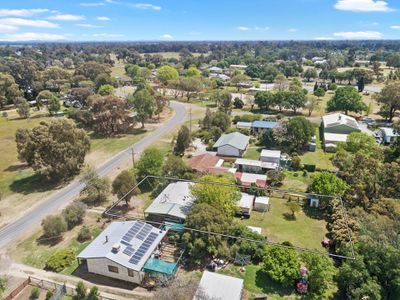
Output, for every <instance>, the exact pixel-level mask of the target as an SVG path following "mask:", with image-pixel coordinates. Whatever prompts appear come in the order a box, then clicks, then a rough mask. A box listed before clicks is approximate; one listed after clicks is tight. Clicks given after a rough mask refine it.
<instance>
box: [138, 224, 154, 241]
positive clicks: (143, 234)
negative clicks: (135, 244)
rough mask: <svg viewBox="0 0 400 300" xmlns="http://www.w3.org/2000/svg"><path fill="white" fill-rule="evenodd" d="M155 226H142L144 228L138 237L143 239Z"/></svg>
mask: <svg viewBox="0 0 400 300" xmlns="http://www.w3.org/2000/svg"><path fill="white" fill-rule="evenodd" d="M152 228H153V226H151V225H149V224H146V226H144V227H143V228H142V230H141V231H140V232H139V233H138V234H137V235H136V238H137V239H139V240H141V241H143V240H144V239H145V238H146V236H147V235H148V234H149V232H150V231H151V229H152Z"/></svg>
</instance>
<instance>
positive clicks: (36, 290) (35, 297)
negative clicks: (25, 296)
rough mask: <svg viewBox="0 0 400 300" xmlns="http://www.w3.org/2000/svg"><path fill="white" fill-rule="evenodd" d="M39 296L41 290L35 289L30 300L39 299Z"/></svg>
mask: <svg viewBox="0 0 400 300" xmlns="http://www.w3.org/2000/svg"><path fill="white" fill-rule="evenodd" d="M39 295H40V291H39V289H38V288H37V287H34V288H33V289H32V291H31V295H30V297H29V299H37V298H39Z"/></svg>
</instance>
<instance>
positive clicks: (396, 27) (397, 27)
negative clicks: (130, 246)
mask: <svg viewBox="0 0 400 300" xmlns="http://www.w3.org/2000/svg"><path fill="white" fill-rule="evenodd" d="M390 28H392V29H400V25H393V26H390Z"/></svg>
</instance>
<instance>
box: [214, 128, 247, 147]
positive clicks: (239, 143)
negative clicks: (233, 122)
mask: <svg viewBox="0 0 400 300" xmlns="http://www.w3.org/2000/svg"><path fill="white" fill-rule="evenodd" d="M249 141H250V137H248V136H247V135H244V134H241V133H240V132H233V133H229V134H223V135H221V137H220V138H219V139H218V141H217V142H216V143H215V144H214V148H218V147H221V146H225V145H230V146H232V147H235V148H237V149H239V150H245V149H246V148H247V146H248V144H249Z"/></svg>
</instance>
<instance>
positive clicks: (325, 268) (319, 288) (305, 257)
mask: <svg viewBox="0 0 400 300" xmlns="http://www.w3.org/2000/svg"><path fill="white" fill-rule="evenodd" d="M301 260H302V261H303V262H304V263H305V265H306V267H307V270H308V275H307V281H308V292H307V297H308V298H309V299H311V300H318V299H323V297H324V295H325V293H326V291H327V290H328V289H329V286H330V285H331V284H333V275H334V274H335V267H334V265H333V260H332V259H331V258H330V257H328V256H324V255H319V254H315V253H311V252H304V253H302V255H301Z"/></svg>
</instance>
